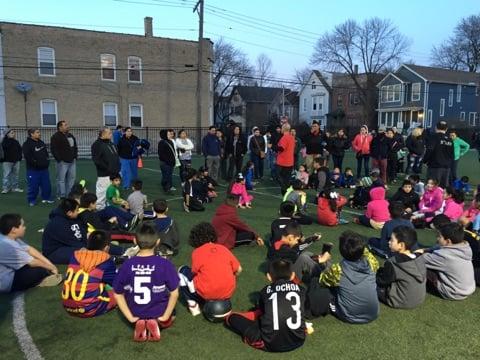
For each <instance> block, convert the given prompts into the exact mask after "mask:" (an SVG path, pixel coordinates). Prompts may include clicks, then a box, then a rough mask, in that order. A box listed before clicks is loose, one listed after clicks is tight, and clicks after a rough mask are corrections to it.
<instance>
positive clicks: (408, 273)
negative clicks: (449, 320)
mask: <svg viewBox="0 0 480 360" xmlns="http://www.w3.org/2000/svg"><path fill="white" fill-rule="evenodd" d="M388 245H389V247H390V252H391V253H393V254H394V255H393V256H391V257H390V258H389V259H388V260H387V261H385V263H384V264H383V266H382V267H381V268H380V269H378V271H377V292H378V297H379V299H380V301H381V302H383V303H384V304H387V305H388V306H391V307H393V308H398V309H413V308H415V307H417V306H419V305H421V304H422V303H423V302H424V301H425V293H426V289H425V284H426V282H427V269H426V267H425V259H424V258H423V257H422V256H420V257H417V255H416V254H415V253H413V250H415V248H416V246H417V233H416V231H415V229H413V228H412V227H411V226H397V227H395V229H394V230H393V232H392V236H391V238H390V241H389V242H388Z"/></svg>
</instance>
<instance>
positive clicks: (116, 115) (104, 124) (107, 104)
mask: <svg viewBox="0 0 480 360" xmlns="http://www.w3.org/2000/svg"><path fill="white" fill-rule="evenodd" d="M109 105H115V125H111V124H108V125H107V123H106V121H105V106H109ZM102 107H103V126H117V125H118V104H117V103H114V102H110V101H107V102H104V103H103V105H102Z"/></svg>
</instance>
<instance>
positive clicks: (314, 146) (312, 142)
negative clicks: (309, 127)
mask: <svg viewBox="0 0 480 360" xmlns="http://www.w3.org/2000/svg"><path fill="white" fill-rule="evenodd" d="M303 143H304V144H305V150H306V152H307V154H323V150H324V149H325V146H326V145H327V139H326V137H325V135H324V134H323V132H321V131H320V132H319V133H318V134H317V135H314V134H312V133H310V134H308V135H307V136H305V141H304V142H303Z"/></svg>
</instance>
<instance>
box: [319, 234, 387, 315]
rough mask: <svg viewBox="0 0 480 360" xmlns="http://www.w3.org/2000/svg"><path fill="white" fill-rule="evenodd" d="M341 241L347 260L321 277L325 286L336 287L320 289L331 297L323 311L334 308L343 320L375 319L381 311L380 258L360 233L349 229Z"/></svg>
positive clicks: (344, 257)
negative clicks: (378, 284) (378, 294)
mask: <svg viewBox="0 0 480 360" xmlns="http://www.w3.org/2000/svg"><path fill="white" fill-rule="evenodd" d="M339 240H340V244H339V249H340V254H341V255H342V257H343V260H341V261H340V263H336V264H333V265H331V266H330V267H329V268H327V269H326V270H325V271H323V272H322V273H321V275H320V279H319V281H320V284H321V285H323V286H325V287H327V288H330V289H332V290H333V291H332V292H330V291H328V290H329V289H322V288H320V290H321V291H322V292H323V296H326V297H329V298H330V304H329V306H327V307H326V308H325V309H324V311H323V314H327V313H328V312H329V310H331V311H332V313H333V314H334V315H335V316H336V317H338V318H339V319H340V320H343V321H346V322H349V323H355V324H365V323H368V322H371V321H373V320H375V319H376V318H377V317H378V314H379V310H380V308H379V303H378V297H377V285H376V282H375V273H376V271H377V270H378V261H377V259H376V258H375V257H374V256H373V255H372V254H371V253H370V252H369V251H368V249H367V247H366V246H365V241H364V239H363V237H362V236H361V235H360V234H357V233H355V232H353V231H345V232H343V233H342V234H341V235H340V239H339ZM317 312H318V313H320V314H321V313H322V312H321V311H317Z"/></svg>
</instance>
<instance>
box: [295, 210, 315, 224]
mask: <svg viewBox="0 0 480 360" xmlns="http://www.w3.org/2000/svg"><path fill="white" fill-rule="evenodd" d="M293 218H294V219H295V220H296V221H297V222H298V223H299V224H300V225H312V224H313V219H312V217H311V216H309V215H307V214H302V213H301V212H297V213H296V214H295V215H293Z"/></svg>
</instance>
